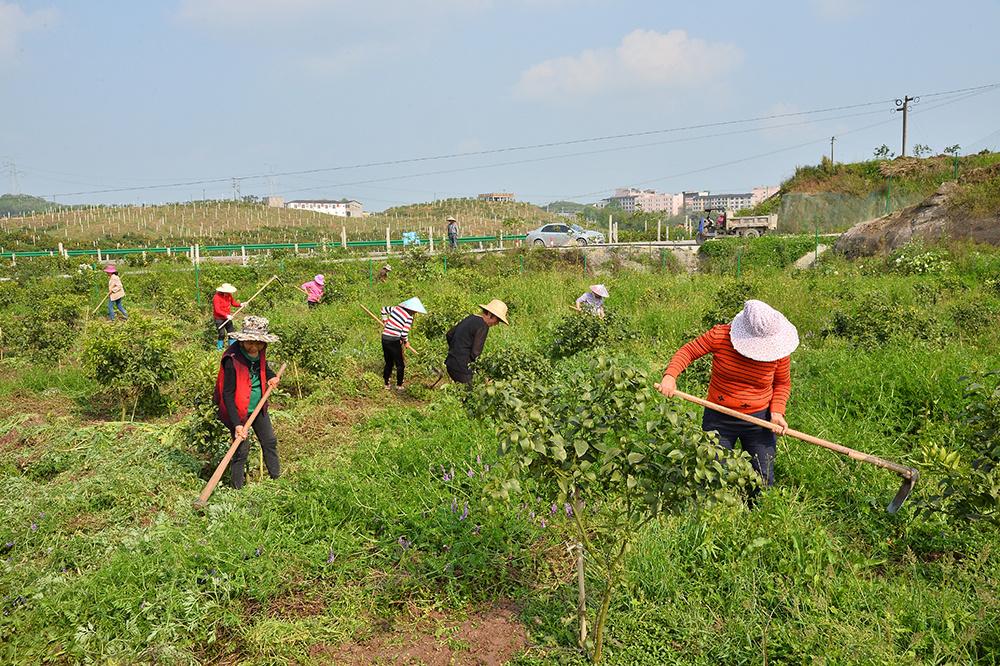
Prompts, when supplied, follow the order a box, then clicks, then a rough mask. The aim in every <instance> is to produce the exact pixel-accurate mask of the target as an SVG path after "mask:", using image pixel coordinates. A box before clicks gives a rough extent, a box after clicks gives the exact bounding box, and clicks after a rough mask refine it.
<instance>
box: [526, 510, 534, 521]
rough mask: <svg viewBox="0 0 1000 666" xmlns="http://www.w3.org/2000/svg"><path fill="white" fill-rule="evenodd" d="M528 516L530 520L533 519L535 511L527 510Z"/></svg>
mask: <svg viewBox="0 0 1000 666" xmlns="http://www.w3.org/2000/svg"><path fill="white" fill-rule="evenodd" d="M528 518H531V519H532V520H534V519H535V512H534V511H529V512H528Z"/></svg>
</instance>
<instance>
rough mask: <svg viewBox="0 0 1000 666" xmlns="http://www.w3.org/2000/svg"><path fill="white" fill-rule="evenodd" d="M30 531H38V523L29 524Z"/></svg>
mask: <svg viewBox="0 0 1000 666" xmlns="http://www.w3.org/2000/svg"><path fill="white" fill-rule="evenodd" d="M31 531H32V532H37V531H38V523H31Z"/></svg>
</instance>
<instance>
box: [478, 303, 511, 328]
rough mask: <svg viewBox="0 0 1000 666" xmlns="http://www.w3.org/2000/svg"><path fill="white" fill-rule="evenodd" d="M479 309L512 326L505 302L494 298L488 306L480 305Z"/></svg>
mask: <svg viewBox="0 0 1000 666" xmlns="http://www.w3.org/2000/svg"><path fill="white" fill-rule="evenodd" d="M479 307H481V308H482V309H483V310H486V311H487V312H489V313H490V314H491V315H495V316H496V317H497V318H498V319H499V320H500V321H502V322H503V323H505V324H507V325H508V326H510V322H509V321H507V304H506V303H504V302H503V301H501V300H498V299H496V298H494V299H493V300H492V301H490V302H489V303H487V304H486V305H480V306H479Z"/></svg>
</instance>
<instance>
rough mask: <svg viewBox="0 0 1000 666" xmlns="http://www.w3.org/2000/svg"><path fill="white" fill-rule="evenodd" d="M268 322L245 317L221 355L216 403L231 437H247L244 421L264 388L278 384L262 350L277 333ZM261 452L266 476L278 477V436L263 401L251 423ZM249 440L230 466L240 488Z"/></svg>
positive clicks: (254, 407)
mask: <svg viewBox="0 0 1000 666" xmlns="http://www.w3.org/2000/svg"><path fill="white" fill-rule="evenodd" d="M267 328H268V321H267V319H265V318H264V317H254V316H250V317H247V318H246V320H244V322H243V330H242V331H240V332H239V333H233V334H232V337H234V338H235V339H236V342H235V343H233V344H232V345H230V347H229V348H228V349H227V350H226V351H225V352H224V353H223V354H222V361H221V362H220V363H219V374H218V376H217V377H216V379H215V404H216V406H217V407H218V410H219V420H221V421H222V422H223V423H224V424H225V425H226V427H227V428H229V433H230V435H231V436H232V437H234V438H235V437H237V436H241V437H244V438H245V437H246V435H247V432H246V425H245V424H246V422H247V419H248V418H249V417H250V414H252V413H253V410H254V409H256V408H257V405H258V404H259V403H260V399H261V396H262V395H263V394H264V390H265V388H267V387H275V386H277V385H278V377H277V375H275V373H274V372H272V371H271V368H269V367H268V365H267V359H266V358H265V354H264V352H265V351H266V350H267V343H269V342H277V341H278V336H277V335H273V334H272V333H269V332H268V330H267ZM251 425H252V427H253V431H254V433H255V434H256V435H257V441H258V442H259V443H260V448H261V451H263V453H264V464H265V466H266V467H267V473H268V476H270V477H271V478H272V479H277V478H278V475H279V474H280V473H281V469H280V466H279V464H278V438H277V437H276V436H275V434H274V428H273V427H272V425H271V417H270V416H268V413H267V405H266V404H265V405H264V406H263V407H262V408H261V410H260V413H258V414H257V418H255V419H254V422H253V423H252V424H251ZM249 448H250V446H249V443H248V442H247V440H246V439H244V440H243V441H242V442H241V443H240V445H239V446H238V447H237V448H236V453H234V454H233V459H232V462H231V463H230V466H229V471H230V476H231V477H232V484H233V487H234V488H242V487H243V482H244V475H245V468H246V462H247V454H248V452H249Z"/></svg>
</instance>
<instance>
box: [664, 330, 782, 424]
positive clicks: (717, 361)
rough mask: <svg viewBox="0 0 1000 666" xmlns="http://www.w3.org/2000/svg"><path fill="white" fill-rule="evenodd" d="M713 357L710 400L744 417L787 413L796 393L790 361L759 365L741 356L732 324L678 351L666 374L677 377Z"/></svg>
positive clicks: (758, 362)
mask: <svg viewBox="0 0 1000 666" xmlns="http://www.w3.org/2000/svg"><path fill="white" fill-rule="evenodd" d="M705 354H711V355H712V377H711V379H710V380H709V382H708V399H709V400H711V401H712V402H715V403H718V404H720V405H723V406H725V407H729V408H730V409H735V410H736V411H738V412H743V413H744V414H752V413H753V412H759V411H761V410H762V409H767V408H770V410H771V411H772V412H774V413H777V414H784V413H785V405H786V403H787V402H788V397H789V396H790V395H791V393H792V374H791V360H790V357H788V356H786V357H784V358H779V359H778V360H777V361H755V360H753V359H752V358H747V357H746V356H744V355H743V354H740V353H739V352H738V351H736V349H735V348H734V347H733V343H732V341H731V340H730V339H729V324H721V325H719V326H713V327H712V328H710V329H709V330H708V331H706V332H705V333H703V334H702V335H701V336H699V337H697V338H695V339H694V340H692V341H691V342H689V343H687V344H686V345H684V346H683V347H681V348H680V349H678V350H677V353H676V354H674V357H673V358H672V359H670V364H669V365H667V369H666V372H665V374H668V375H671V376H672V377H677V376H678V375H680V374H681V373H682V372H684V368H686V367H688V365H690V364H691V362H692V361H694V360H695V359H698V358H701V357H702V356H704V355H705Z"/></svg>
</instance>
